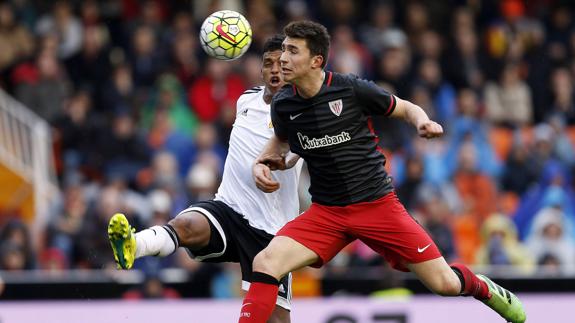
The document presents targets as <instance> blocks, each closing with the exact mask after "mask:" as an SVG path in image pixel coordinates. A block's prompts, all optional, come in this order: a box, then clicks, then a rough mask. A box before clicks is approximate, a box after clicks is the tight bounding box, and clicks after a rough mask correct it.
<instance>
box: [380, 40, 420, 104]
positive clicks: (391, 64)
mask: <svg viewBox="0 0 575 323" xmlns="http://www.w3.org/2000/svg"><path fill="white" fill-rule="evenodd" d="M383 46H384V49H383V51H382V55H381V56H379V61H378V64H379V66H378V70H377V72H378V75H376V77H377V79H378V81H383V82H385V83H388V84H390V85H391V86H392V87H393V88H394V89H395V91H394V93H393V94H396V95H398V96H404V97H405V96H408V95H409V79H408V78H409V75H408V73H409V68H410V65H411V61H410V59H409V58H410V48H409V46H408V43H407V37H406V36H405V34H404V33H403V32H402V31H400V30H397V31H394V32H393V33H391V32H390V33H386V38H384V39H383Z"/></svg>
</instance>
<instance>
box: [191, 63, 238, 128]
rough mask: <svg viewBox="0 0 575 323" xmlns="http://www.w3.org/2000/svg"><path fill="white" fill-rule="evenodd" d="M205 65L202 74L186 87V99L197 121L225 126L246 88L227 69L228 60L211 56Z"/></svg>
mask: <svg viewBox="0 0 575 323" xmlns="http://www.w3.org/2000/svg"><path fill="white" fill-rule="evenodd" d="M206 64H207V65H206V69H205V74H204V75H202V76H200V77H199V78H198V79H197V80H196V81H195V82H194V84H193V85H192V86H191V87H190V88H189V89H188V102H189V103H190V105H191V106H192V109H193V110H194V112H195V114H196V116H197V117H198V119H200V121H202V122H215V121H223V122H225V123H224V124H225V125H226V126H227V127H226V128H228V127H229V126H230V125H231V124H232V122H233V120H234V118H235V111H236V101H237V99H238V98H239V97H240V95H241V94H242V93H243V91H244V89H245V86H244V83H243V80H242V78H241V77H240V76H239V75H237V74H235V73H233V72H232V71H231V70H230V69H231V66H230V64H229V63H226V62H223V61H220V60H217V59H213V58H212V59H208V61H207V62H206ZM218 118H219V120H218Z"/></svg>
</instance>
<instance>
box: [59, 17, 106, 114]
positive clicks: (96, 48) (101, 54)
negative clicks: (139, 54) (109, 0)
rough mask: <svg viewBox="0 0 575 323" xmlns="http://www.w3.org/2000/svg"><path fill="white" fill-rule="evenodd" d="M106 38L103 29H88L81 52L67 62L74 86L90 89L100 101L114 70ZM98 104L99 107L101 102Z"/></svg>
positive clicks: (85, 31) (85, 32)
mask: <svg viewBox="0 0 575 323" xmlns="http://www.w3.org/2000/svg"><path fill="white" fill-rule="evenodd" d="M106 37H107V35H106V34H105V33H104V31H103V30H102V29H99V28H97V27H95V26H93V27H86V28H85V29H84V37H83V42H82V48H81V50H80V52H78V53H77V54H75V55H73V56H71V57H70V58H69V59H67V60H66V61H65V64H66V68H67V71H68V75H69V76H70V80H71V81H72V82H73V84H74V86H75V87H76V88H85V89H88V90H89V91H91V92H92V93H93V95H94V97H95V98H97V99H100V97H101V93H102V88H103V87H104V85H105V84H106V81H107V80H108V78H109V75H110V72H111V69H112V67H111V66H110V60H109V57H108V52H107V50H106V43H107V38H106ZM96 104H97V105H99V104H100V102H96ZM98 110H101V109H98Z"/></svg>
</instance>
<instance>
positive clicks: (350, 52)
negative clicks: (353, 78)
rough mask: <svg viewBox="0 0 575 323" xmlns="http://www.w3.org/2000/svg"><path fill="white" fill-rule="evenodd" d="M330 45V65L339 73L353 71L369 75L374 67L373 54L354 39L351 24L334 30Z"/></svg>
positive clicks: (363, 75)
mask: <svg viewBox="0 0 575 323" xmlns="http://www.w3.org/2000/svg"><path fill="white" fill-rule="evenodd" d="M331 37H332V39H331V47H330V54H329V57H330V63H329V64H330V66H331V67H332V69H333V70H334V71H335V72H338V73H345V74H348V73H351V74H355V75H358V76H361V77H369V78H371V75H369V72H370V71H371V70H372V69H373V67H372V64H373V63H372V60H371V55H370V53H369V52H368V51H367V49H366V48H365V47H364V46H363V45H362V44H361V43H359V42H357V41H356V40H355V39H354V35H353V31H352V29H351V28H350V27H349V26H346V25H340V26H337V27H335V29H334V31H333V32H332V36H331Z"/></svg>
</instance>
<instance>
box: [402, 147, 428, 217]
mask: <svg viewBox="0 0 575 323" xmlns="http://www.w3.org/2000/svg"><path fill="white" fill-rule="evenodd" d="M423 167H424V166H423V161H422V160H421V157H420V156H416V155H411V156H409V157H407V158H406V160H405V179H404V180H403V181H402V183H401V184H400V185H398V186H396V192H397V197H398V198H399V199H400V200H401V203H403V205H405V207H406V208H407V209H408V210H413V209H414V208H415V206H416V202H417V200H416V198H417V195H416V193H417V192H418V190H419V188H420V187H421V186H422V185H423V184H424V179H423ZM396 185H397V184H396Z"/></svg>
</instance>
